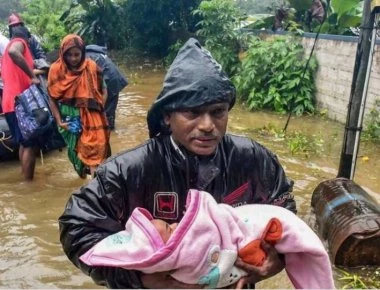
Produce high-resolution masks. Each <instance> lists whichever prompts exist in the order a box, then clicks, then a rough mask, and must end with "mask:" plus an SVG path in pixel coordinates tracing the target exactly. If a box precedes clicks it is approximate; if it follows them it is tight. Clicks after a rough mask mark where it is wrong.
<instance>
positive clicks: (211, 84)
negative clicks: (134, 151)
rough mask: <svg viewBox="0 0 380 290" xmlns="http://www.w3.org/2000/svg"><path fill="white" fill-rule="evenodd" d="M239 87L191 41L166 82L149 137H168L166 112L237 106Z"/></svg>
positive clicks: (149, 118)
mask: <svg viewBox="0 0 380 290" xmlns="http://www.w3.org/2000/svg"><path fill="white" fill-rule="evenodd" d="M235 97H236V92H235V87H234V86H233V84H232V82H231V81H230V79H229V78H228V77H227V75H226V74H225V73H224V72H223V71H222V67H221V66H220V64H218V63H217V62H216V60H215V59H214V58H213V57H212V56H211V54H210V52H208V51H207V50H206V49H204V48H202V47H201V45H200V43H199V42H198V41H197V40H196V39H194V38H190V39H189V40H188V41H187V42H186V43H185V44H184V45H183V46H182V48H181V49H180V50H179V52H178V54H177V56H176V58H175V59H174V61H173V63H172V64H171V66H170V68H169V70H168V72H167V74H166V76H165V80H164V84H163V89H162V91H161V93H160V94H159V95H158V97H157V99H156V101H155V102H154V103H153V105H152V107H151V108H150V110H149V112H148V116H147V122H148V129H149V136H150V137H153V136H157V135H159V134H168V132H167V130H166V129H165V124H164V122H163V117H164V112H172V111H177V110H180V109H190V108H196V107H199V106H203V105H209V104H214V103H221V102H227V103H229V104H230V106H229V108H230V109H231V108H232V107H233V105H234V103H235Z"/></svg>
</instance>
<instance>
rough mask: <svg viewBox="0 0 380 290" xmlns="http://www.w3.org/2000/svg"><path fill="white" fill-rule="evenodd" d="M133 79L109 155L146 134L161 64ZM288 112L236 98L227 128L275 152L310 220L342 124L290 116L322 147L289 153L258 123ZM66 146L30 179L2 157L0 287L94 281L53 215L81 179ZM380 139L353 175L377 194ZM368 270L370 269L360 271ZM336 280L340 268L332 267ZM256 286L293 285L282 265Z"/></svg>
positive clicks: (138, 70)
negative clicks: (253, 108)
mask: <svg viewBox="0 0 380 290" xmlns="http://www.w3.org/2000/svg"><path fill="white" fill-rule="evenodd" d="M121 67H122V68H123V69H124V72H125V73H126V74H127V75H128V78H129V81H130V84H129V86H128V87H127V88H126V89H125V90H124V91H123V92H122V94H121V96H120V101H119V106H118V111H117V121H116V130H115V131H114V132H113V133H112V136H111V146H112V151H113V153H114V154H116V153H118V152H121V151H123V150H125V149H128V148H131V147H133V146H135V145H137V144H139V143H141V142H142V141H144V140H146V139H147V127H146V112H147V109H148V108H149V106H150V104H151V102H152V101H153V100H154V98H155V97H156V95H157V93H158V92H159V90H160V88H161V84H162V80H163V76H164V70H163V69H162V68H160V67H158V66H154V65H151V64H149V63H145V64H143V65H140V66H134V67H129V68H126V67H125V65H123V64H121ZM285 122H286V116H278V115H275V114H270V113H263V112H255V113H252V112H247V111H246V110H244V109H243V108H242V107H241V106H239V105H237V106H235V107H234V109H233V110H232V111H231V114H230V121H229V128H228V129H229V131H230V132H232V133H236V134H241V135H248V136H251V137H253V138H255V139H256V140H258V141H259V142H260V143H262V144H264V145H265V146H267V147H268V148H270V149H271V150H272V151H273V152H275V153H276V154H277V155H278V157H279V159H280V161H281V163H282V164H283V166H284V168H285V169H286V172H287V174H288V176H289V177H290V178H292V179H293V180H294V181H295V185H294V195H295V198H296V201H297V206H298V210H299V216H300V217H301V218H303V219H304V220H305V221H306V222H307V223H308V224H310V225H311V226H313V225H314V220H315V219H314V217H313V214H312V212H311V208H310V200H311V195H312V192H313V190H314V189H315V187H316V186H317V185H318V184H319V183H320V182H321V181H323V180H326V179H330V178H334V177H335V176H336V174H337V168H338V165H339V157H340V150H341V146H342V136H343V130H344V129H343V125H342V124H338V123H336V122H333V121H329V120H326V119H323V118H320V117H319V118H317V117H302V118H296V117H294V118H292V119H291V121H290V125H289V127H288V132H293V131H299V132H302V133H303V134H309V135H315V136H316V137H317V138H318V139H320V140H323V145H322V146H321V150H320V152H317V153H313V154H309V156H306V155H305V154H299V153H298V154H294V155H292V154H291V152H290V150H289V148H288V147H287V145H286V143H285V142H284V141H283V140H282V139H281V138H280V137H273V135H270V134H266V133H265V132H264V133H263V132H262V131H260V130H259V129H261V128H263V127H267V128H283V126H284V125H285ZM66 154H67V153H66V151H65V150H63V151H62V152H59V151H54V152H51V153H49V154H46V155H44V156H43V158H39V159H38V161H37V167H36V174H35V180H34V182H33V183H24V182H22V181H21V175H20V166H19V164H18V162H17V161H11V162H1V163H0V173H1V174H0V224H1V226H0V241H1V243H0V288H60V289H63V288H97V287H98V286H96V285H95V284H94V283H93V282H92V280H91V279H90V278H88V277H87V276H86V275H84V274H82V273H81V272H80V271H79V270H78V269H76V268H75V267H74V266H73V265H72V264H71V262H70V261H69V260H68V259H67V258H66V256H65V255H64V254H63V252H62V249H61V245H60V243H59V235H58V225H57V218H58V216H59V215H60V214H61V213H62V210H63V208H64V205H65V203H66V201H67V199H68V197H69V195H70V193H71V192H72V190H74V189H76V188H78V187H80V186H81V185H83V184H85V183H86V182H87V181H86V180H81V179H80V178H78V177H77V175H76V173H75V172H74V170H73V169H72V166H71V164H70V163H69V161H68V158H67V156H66ZM379 161H380V146H379V145H374V144H369V143H364V144H361V146H360V153H359V159H358V163H357V171H356V174H355V181H356V182H357V183H358V184H359V185H361V186H362V187H363V188H364V189H365V190H366V191H367V192H368V193H370V194H372V195H373V196H375V198H377V200H379V199H380V178H379V172H380V171H379V169H380V162H379ZM364 271H367V270H364ZM334 273H335V276H336V284H337V286H339V285H342V284H340V283H341V282H339V281H338V277H337V270H336V269H334ZM257 288H275V289H283V288H292V286H291V284H290V282H289V280H288V278H287V276H286V274H285V272H284V271H283V272H282V273H281V274H279V275H277V276H276V277H275V278H271V279H268V280H266V281H264V282H261V283H259V284H258V285H257Z"/></svg>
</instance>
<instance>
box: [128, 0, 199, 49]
mask: <svg viewBox="0 0 380 290" xmlns="http://www.w3.org/2000/svg"><path fill="white" fill-rule="evenodd" d="M199 3H200V0H128V1H127V2H126V4H125V9H126V13H127V18H128V25H129V28H130V29H131V30H132V34H133V43H134V45H135V46H137V47H138V48H140V49H141V50H144V51H147V52H149V53H153V54H156V55H158V56H162V55H165V54H166V52H167V49H168V47H169V46H170V45H171V44H172V43H174V42H175V41H176V39H177V38H180V37H181V35H180V34H181V33H182V34H186V33H187V32H194V31H195V24H196V22H197V20H196V19H197V18H196V16H193V15H192V14H191V12H192V11H193V10H194V9H196V8H197V7H198V5H199ZM173 35H174V37H173Z"/></svg>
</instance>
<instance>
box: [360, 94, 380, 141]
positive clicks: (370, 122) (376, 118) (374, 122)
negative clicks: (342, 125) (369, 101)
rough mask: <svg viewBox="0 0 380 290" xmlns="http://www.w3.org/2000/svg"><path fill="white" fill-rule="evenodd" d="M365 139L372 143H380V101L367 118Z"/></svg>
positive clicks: (377, 101) (376, 102)
mask: <svg viewBox="0 0 380 290" xmlns="http://www.w3.org/2000/svg"><path fill="white" fill-rule="evenodd" d="M363 138H364V139H367V140H372V141H380V99H377V100H376V101H375V106H374V108H373V109H372V110H371V111H370V112H369V114H368V116H367V119H366V127H365V130H364V132H363Z"/></svg>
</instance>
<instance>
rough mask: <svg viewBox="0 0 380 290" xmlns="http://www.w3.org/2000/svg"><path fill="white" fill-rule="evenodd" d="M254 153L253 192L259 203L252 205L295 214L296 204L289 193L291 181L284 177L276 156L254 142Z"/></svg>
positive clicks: (291, 185) (291, 186)
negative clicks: (261, 205) (277, 207)
mask: <svg viewBox="0 0 380 290" xmlns="http://www.w3.org/2000/svg"><path fill="white" fill-rule="evenodd" d="M254 148H255V149H254V150H255V151H256V152H255V154H254V156H256V162H257V163H256V167H255V170H254V172H255V173H254V177H253V179H254V180H256V181H257V182H256V183H255V184H256V187H257V188H254V189H253V190H254V192H257V193H259V194H258V195H257V196H258V197H260V196H261V201H255V202H254V203H266V204H272V205H277V206H282V207H285V208H287V209H288V210H290V211H292V212H294V213H296V212H297V210H296V202H295V200H294V197H293V195H292V194H291V192H292V191H293V183H294V182H293V181H292V180H290V179H289V178H288V177H287V176H286V175H285V171H284V169H283V167H282V166H281V164H280V162H279V160H278V158H277V156H276V155H275V154H274V153H272V152H271V151H270V150H268V149H267V148H265V147H264V146H262V145H260V144H258V143H256V142H254Z"/></svg>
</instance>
